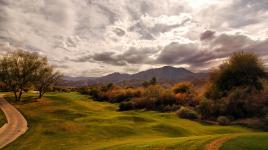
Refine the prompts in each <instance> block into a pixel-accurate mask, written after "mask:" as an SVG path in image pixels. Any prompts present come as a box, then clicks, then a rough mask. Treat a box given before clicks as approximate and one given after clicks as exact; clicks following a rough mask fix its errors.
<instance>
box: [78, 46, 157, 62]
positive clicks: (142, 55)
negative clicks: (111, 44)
mask: <svg viewBox="0 0 268 150" xmlns="http://www.w3.org/2000/svg"><path fill="white" fill-rule="evenodd" d="M156 52H157V49H153V48H141V49H138V48H135V47H130V48H129V49H128V50H127V51H125V52H123V53H121V54H116V53H115V52H102V53H95V54H93V55H88V56H84V57H81V58H78V59H75V60H73V61H75V62H94V61H97V62H102V63H104V64H112V65H116V66H125V65H128V64H146V63H151V62H152V59H150V58H149V56H151V55H153V54H155V53H156Z"/></svg>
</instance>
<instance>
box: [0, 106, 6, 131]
mask: <svg viewBox="0 0 268 150" xmlns="http://www.w3.org/2000/svg"><path fill="white" fill-rule="evenodd" d="M5 123H6V117H5V114H4V112H3V111H2V110H1V109H0V128H1V127H2V126H3V125H4V124H5Z"/></svg>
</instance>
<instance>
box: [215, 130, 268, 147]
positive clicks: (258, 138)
mask: <svg viewBox="0 0 268 150" xmlns="http://www.w3.org/2000/svg"><path fill="white" fill-rule="evenodd" d="M220 150H268V134H267V133H260V134H248V135H241V136H239V137H237V138H235V139H233V140H230V141H228V142H226V143H224V144H223V145H222V147H221V148H220Z"/></svg>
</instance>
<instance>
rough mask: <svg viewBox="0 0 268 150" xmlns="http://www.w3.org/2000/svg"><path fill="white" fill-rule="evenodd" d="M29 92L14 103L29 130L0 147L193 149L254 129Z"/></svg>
mask: <svg viewBox="0 0 268 150" xmlns="http://www.w3.org/2000/svg"><path fill="white" fill-rule="evenodd" d="M34 96H35V95H34V94H33V93H32V94H31V93H30V94H26V95H24V97H23V100H25V101H24V102H23V103H20V104H15V106H16V107H17V108H18V109H19V110H20V111H21V112H22V113H23V114H24V116H25V117H26V119H27V120H28V124H29V130H28V132H27V133H26V134H25V135H23V136H22V137H20V138H19V139H17V140H16V141H15V142H13V143H12V144H10V145H9V146H8V147H6V148H5V150H14V149H16V150H51V149H53V150H59V149H61V150H62V149H72V150H94V149H106V150H113V149H116V150H118V149H120V150H128V149H131V150H135V149H137V150H142V149H146V150H148V149H154V150H157V149H185V150H196V149H203V148H204V145H205V144H206V143H208V142H210V141H211V140H213V139H215V138H218V137H221V136H226V135H229V134H236V133H238V134H240V133H254V132H255V131H254V130H252V129H248V128H244V127H239V126H216V125H205V124H201V123H198V122H195V121H190V120H185V119H180V118H178V117H177V116H176V115H175V114H174V113H159V112H153V111H141V110H140V111H126V112H119V111H117V109H118V105H116V104H110V103H106V102H96V101H93V100H90V99H89V97H87V96H84V95H80V94H78V93H49V94H47V95H46V96H45V97H44V98H43V99H42V100H35V101H29V99H33V98H34ZM7 98H8V99H11V96H10V95H8V96H7Z"/></svg>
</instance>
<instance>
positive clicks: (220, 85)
mask: <svg viewBox="0 0 268 150" xmlns="http://www.w3.org/2000/svg"><path fill="white" fill-rule="evenodd" d="M263 78H267V74H266V72H265V69H264V65H263V63H262V61H261V60H260V59H259V58H258V57H257V56H256V55H255V54H253V53H245V52H238V53H234V54H233V55H232V56H231V57H230V58H229V60H228V61H227V62H226V63H224V64H222V65H221V66H220V67H219V69H218V70H215V71H214V72H213V73H212V74H211V76H210V82H211V88H209V90H214V91H213V92H211V91H209V92H208V94H207V96H208V98H213V99H215V98H217V99H218V98H221V97H223V96H227V95H228V94H229V92H230V91H232V90H233V89H235V88H239V87H246V88H249V89H250V90H252V89H253V90H255V89H256V90H258V91H260V90H262V89H263V86H262V83H261V81H260V80H261V79H263ZM209 93H210V94H209ZM213 95H214V96H215V95H217V96H216V97H214V96H213Z"/></svg>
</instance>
